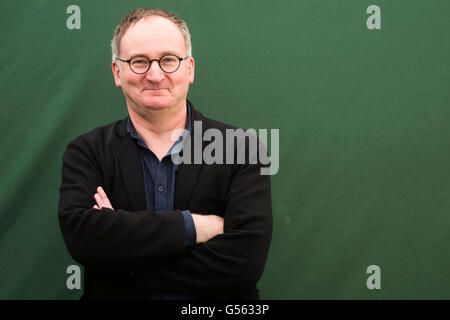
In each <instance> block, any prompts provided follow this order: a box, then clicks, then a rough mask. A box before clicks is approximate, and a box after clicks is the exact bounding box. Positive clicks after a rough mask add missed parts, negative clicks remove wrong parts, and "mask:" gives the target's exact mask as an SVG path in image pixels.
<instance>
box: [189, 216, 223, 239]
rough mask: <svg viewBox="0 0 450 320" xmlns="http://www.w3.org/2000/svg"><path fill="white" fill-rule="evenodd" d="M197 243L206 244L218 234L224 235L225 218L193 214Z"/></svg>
mask: <svg viewBox="0 0 450 320" xmlns="http://www.w3.org/2000/svg"><path fill="white" fill-rule="evenodd" d="M192 219H193V220H194V225H195V231H196V233H197V243H201V242H206V241H208V240H209V239H211V238H214V237H215V236H217V235H218V234H222V233H223V218H222V217H219V216H216V215H201V214H196V213H193V214H192Z"/></svg>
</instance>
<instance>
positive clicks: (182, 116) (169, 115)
mask: <svg viewBox="0 0 450 320" xmlns="http://www.w3.org/2000/svg"><path fill="white" fill-rule="evenodd" d="M146 111H147V112H146V113H145V114H140V113H137V112H135V111H134V110H133V109H132V108H130V107H129V108H128V114H129V116H130V118H131V121H132V122H133V125H134V127H135V128H136V132H137V133H138V134H139V135H140V136H141V137H142V138H144V139H145V140H146V138H149V137H152V138H153V139H155V138H156V139H162V140H166V139H165V138H167V137H170V135H171V133H172V132H173V130H176V129H184V128H185V127H186V121H187V110H186V101H184V102H183V103H180V104H179V105H178V106H176V107H174V108H167V109H157V110H155V109H153V110H152V109H148V110H146Z"/></svg>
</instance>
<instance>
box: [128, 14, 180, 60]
mask: <svg viewBox="0 0 450 320" xmlns="http://www.w3.org/2000/svg"><path fill="white" fill-rule="evenodd" d="M120 49H121V50H120V52H121V55H122V56H125V55H127V56H128V55H133V54H145V55H149V56H153V55H158V54H161V53H163V52H168V51H172V52H174V53H178V54H180V55H184V54H185V53H186V44H185V41H184V37H183V34H182V33H181V31H180V30H179V29H178V27H177V26H176V25H175V24H174V23H173V22H172V21H170V20H167V19H165V18H162V17H159V16H151V17H146V18H144V19H141V20H139V21H138V22H136V23H135V24H134V25H132V26H130V28H129V29H128V30H127V31H126V32H125V34H124V36H123V37H122V40H121V42H120Z"/></svg>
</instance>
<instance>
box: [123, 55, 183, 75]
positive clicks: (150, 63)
mask: <svg viewBox="0 0 450 320" xmlns="http://www.w3.org/2000/svg"><path fill="white" fill-rule="evenodd" d="M167 56H171V57H176V58H177V59H178V67H177V68H176V69H175V70H173V71H170V72H167V71H165V70H164V69H163V68H162V67H161V60H162V59H163V58H164V57H167ZM134 58H145V59H147V60H148V69H147V70H145V71H143V72H136V71H134V70H133V68H132V67H131V64H130V62H131V60H133V59H134ZM187 58H189V56H187V57H185V58H180V57H178V56H176V55H174V54H165V55H163V56H162V57H161V58H159V59H150V58H148V57H146V56H141V55H139V56H134V57H131V58H130V59H128V60H123V59H121V58H116V59H117V60H120V61H122V62H126V63H128V66H129V67H130V69H131V71H133V72H134V73H136V74H144V73H146V72H147V71H148V70H150V67H151V66H152V63H153V61H158V65H159V68H160V69H161V70H162V71H163V72H165V73H174V72H176V71H177V70H178V69H179V68H180V65H181V61H183V60H186V59H187Z"/></svg>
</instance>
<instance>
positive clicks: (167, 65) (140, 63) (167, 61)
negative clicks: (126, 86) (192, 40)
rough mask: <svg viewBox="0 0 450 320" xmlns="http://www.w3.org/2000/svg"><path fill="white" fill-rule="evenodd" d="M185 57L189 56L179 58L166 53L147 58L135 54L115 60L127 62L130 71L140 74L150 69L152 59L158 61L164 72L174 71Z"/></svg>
mask: <svg viewBox="0 0 450 320" xmlns="http://www.w3.org/2000/svg"><path fill="white" fill-rule="evenodd" d="M187 58H189V56H187V57H186V58H180V57H177V56H176V55H173V54H167V55H165V56H162V57H161V58H160V59H149V58H147V57H146V56H136V57H132V58H130V59H128V60H123V59H120V58H117V60H120V61H122V62H127V63H128V64H129V65H130V69H131V71H133V72H134V73H137V74H142V73H146V72H147V71H148V70H149V69H150V66H151V65H152V62H153V61H158V64H159V67H160V68H161V70H162V71H164V72H166V73H172V72H175V71H177V70H178V68H179V67H180V64H181V61H183V60H185V59H187Z"/></svg>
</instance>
